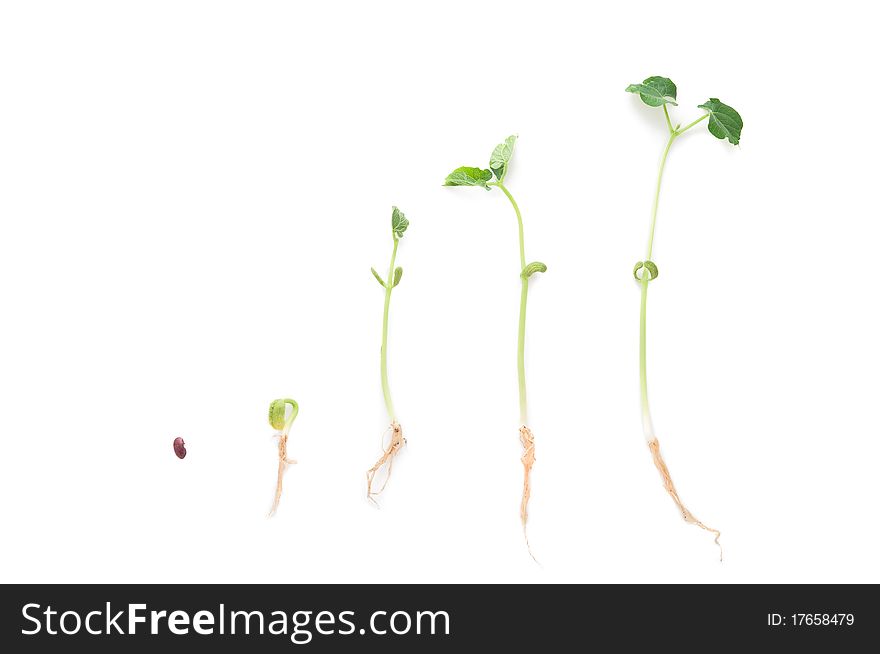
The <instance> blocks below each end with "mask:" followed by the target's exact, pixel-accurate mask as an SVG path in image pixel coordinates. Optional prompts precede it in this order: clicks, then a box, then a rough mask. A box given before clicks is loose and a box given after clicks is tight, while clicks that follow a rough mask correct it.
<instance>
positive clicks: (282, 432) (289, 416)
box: [269, 398, 299, 516]
mask: <svg viewBox="0 0 880 654" xmlns="http://www.w3.org/2000/svg"><path fill="white" fill-rule="evenodd" d="M298 413H299V404H297V403H296V401H295V400H291V399H289V398H284V399H280V400H273V401H272V403H271V404H270V405H269V424H270V425H272V427H273V428H274V429H275V430H277V433H276V434H275V436H276V437H277V438H278V483H277V484H276V486H275V501H274V502H272V509H271V510H270V511H269V515H270V516H271V515H272V514H274V513H275V511H276V510H277V509H278V502H280V501H281V480H282V479H283V478H284V471H285V470H287V466H288V465H289V464H295V463H296V461H294V460H293V459H288V458H287V435H288V434H289V433H290V427H291V425H293V421H294V420H296V416H297V414H298Z"/></svg>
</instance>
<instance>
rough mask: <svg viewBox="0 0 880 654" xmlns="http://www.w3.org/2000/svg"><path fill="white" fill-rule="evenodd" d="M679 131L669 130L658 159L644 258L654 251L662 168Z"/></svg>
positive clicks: (647, 257) (648, 257)
mask: <svg viewBox="0 0 880 654" xmlns="http://www.w3.org/2000/svg"><path fill="white" fill-rule="evenodd" d="M679 134H680V132H675V131H673V132H671V133H670V134H669V140H668V141H667V142H666V149H665V150H663V157H662V158H661V159H660V170H659V171H658V172H657V188H656V189H655V190H654V206H653V208H652V209H651V233H650V235H649V236H648V254H647V256H646V257H645V259H647V260H650V259H651V253H652V252H653V251H654V227H655V226H656V225H657V205H658V204H659V202H660V185H661V184H662V183H663V169H664V168H665V167H666V158H667V157H668V156H669V148H671V147H672V144H673V143H674V142H675V139H676V138H677V137H678V135H679Z"/></svg>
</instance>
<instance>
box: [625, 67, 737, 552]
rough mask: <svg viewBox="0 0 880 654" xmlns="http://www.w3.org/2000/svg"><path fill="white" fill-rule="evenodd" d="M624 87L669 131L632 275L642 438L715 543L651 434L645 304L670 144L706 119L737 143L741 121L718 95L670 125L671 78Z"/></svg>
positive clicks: (670, 487)
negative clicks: (657, 111) (642, 249)
mask: <svg viewBox="0 0 880 654" xmlns="http://www.w3.org/2000/svg"><path fill="white" fill-rule="evenodd" d="M626 90H627V91H628V92H629V93H637V94H638V96H639V97H640V98H641V100H642V102H644V103H645V104H646V105H648V106H649V107H663V115H664V116H665V117H666V127H667V129H668V131H669V138H668V140H667V141H666V147H665V148H664V150H663V155H662V157H661V158H660V170H659V172H658V173H657V185H656V189H655V191H654V205H653V209H652V210H651V230H650V232H649V235H648V250H647V254H646V255H645V259H644V261H639V262H637V263H636V265H635V267H634V268H633V276H634V277H635V278H636V282H638V284H639V286H640V287H641V293H642V305H641V306H642V308H641V319H640V330H639V377H640V381H641V399H642V428H643V430H644V432H645V439H646V440H647V442H648V449H649V450H650V451H651V455H652V457H653V459H654V465H655V466H656V467H657V470H659V471H660V476H661V478H662V479H663V486H664V487H665V488H666V491H667V492H668V493H669V495H670V496H671V497H672V499H673V501H674V502H675V505H676V506H677V507H678V510H679V511H680V512H681V516H682V517H683V518H684V519H685V521H686V522H688V523H690V524H694V525H697V526H698V527H701V528H703V529H705V530H706V531H710V532H712V533H714V534H715V542H716V543H718V538H719V537H720V536H721V532H719V531H718V530H717V529H712V528H711V527H707V526H706V525H704V524H703V523H702V522H700V521H699V520H697V518H695V517H694V514H693V513H691V512H690V511H689V510H688V509H687V507H685V505H684V504H683V503H682V501H681V498H680V497H679V496H678V491H677V490H676V489H675V485H674V484H673V483H672V477H671V476H670V475H669V469H668V468H667V467H666V462H665V461H664V460H663V456H662V455H661V454H660V442H659V441H658V440H657V436H655V435H654V424H653V422H652V420H651V411H650V408H649V406H648V376H647V366H646V356H645V355H646V310H647V306H648V283H649V282H651V281H653V280H655V279H657V275H658V269H657V265H656V264H655V263H654V262H653V261H652V259H651V257H652V254H653V251H654V227H655V226H656V224H657V204H658V202H659V200H660V184H661V182H662V181H663V169H664V167H665V166H666V158H667V157H668V156H669V150H670V148H671V147H672V144H673V143H675V140H676V139H677V138H678V137H679V136H681V135H682V134H684V133H685V132H687V131H688V130H689V129H691V128H692V127H695V126H696V125H698V124H699V123H701V122H703V121H704V120H705V121H708V122H707V123H706V126H707V127H708V128H709V133H710V134H712V135H713V136H715V137H716V138H719V139H721V140H724V139H727V140H728V141H730V142H731V143H732V144H734V145H736V144H738V143H739V138H740V132H742V127H743V122H742V118H740V115H739V114H738V113H737V112H736V110H735V109H733V108H732V107H729V106H727V105H726V104H724V103H723V102H721V101H720V100H718V98H710V99H709V100H707V101H706V102H705V103H703V104H701V105H699V107H698V108H699V109H703V110H705V113H704V114H703V115H702V116H700V117H699V118H697V119H696V120H694V121H693V122H690V123H688V124H687V125H685V126H684V127H682V126H681V124H680V123H679V124H676V125H675V126H674V127H673V125H672V119H671V118H670V116H669V109H668V105H673V106H675V105H677V102H676V95H677V93H678V90H677V89H676V87H675V84H674V83H673V82H672V80H670V79H668V78H666V77H649V78H648V79H646V80H645V81H644V82H642V83H641V84H630V85H629V86H628V87H626ZM718 546H719V547H721V544H720V543H718Z"/></svg>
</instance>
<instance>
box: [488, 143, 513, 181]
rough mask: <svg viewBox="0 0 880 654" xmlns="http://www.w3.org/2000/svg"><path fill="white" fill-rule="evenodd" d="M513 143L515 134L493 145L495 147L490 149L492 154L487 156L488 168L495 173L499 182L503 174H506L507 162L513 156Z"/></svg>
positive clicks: (502, 179)
mask: <svg viewBox="0 0 880 654" xmlns="http://www.w3.org/2000/svg"><path fill="white" fill-rule="evenodd" d="M515 143H516V135H515V134H514V135H513V136H508V137H507V138H506V139H504V143H499V144H498V145H496V146H495V149H494V150H492V156H491V157H489V168H491V169H492V172H493V173H495V177H497V178H498V181H499V182H503V181H504V176H505V175H506V174H507V164H508V163H509V162H510V158H511V157H512V156H513V146H514V144H515Z"/></svg>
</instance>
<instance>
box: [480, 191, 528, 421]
mask: <svg viewBox="0 0 880 654" xmlns="http://www.w3.org/2000/svg"><path fill="white" fill-rule="evenodd" d="M489 186H497V187H498V188H499V189H501V191H502V192H503V193H504V195H506V196H507V199H508V200H510V204H511V205H512V206H513V210H514V211H515V212H516V221H517V226H518V227H519V264H520V268H519V269H520V272H522V270H523V268H525V267H526V244H525V237H524V235H523V220H522V214H521V213H520V211H519V206H518V205H517V204H516V200H514V199H513V196H512V195H511V194H510V191H508V190H507V187H506V186H504V184H502V183H501V182H493V183H490V184H489ZM528 299H529V280H528V278H523V279H522V280H521V282H520V294H519V331H518V336H517V344H516V372H517V378H518V381H519V418H520V422H522V424H523V425H526V424H528V402H527V401H526V358H525V350H526V304H527V303H528Z"/></svg>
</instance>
